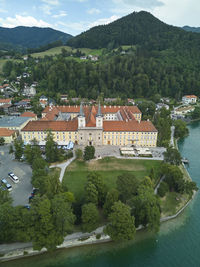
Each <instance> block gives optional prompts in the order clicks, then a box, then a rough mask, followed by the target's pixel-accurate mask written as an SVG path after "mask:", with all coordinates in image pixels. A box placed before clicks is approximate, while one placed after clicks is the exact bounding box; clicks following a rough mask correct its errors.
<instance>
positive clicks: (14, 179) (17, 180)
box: [8, 172, 19, 183]
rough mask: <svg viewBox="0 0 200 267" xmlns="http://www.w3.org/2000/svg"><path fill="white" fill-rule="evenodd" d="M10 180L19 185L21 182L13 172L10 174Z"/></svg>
mask: <svg viewBox="0 0 200 267" xmlns="http://www.w3.org/2000/svg"><path fill="white" fill-rule="evenodd" d="M8 175H9V177H10V179H11V180H12V181H13V182H14V183H18V182H19V178H18V177H17V176H16V175H15V174H14V173H13V172H9V173H8Z"/></svg>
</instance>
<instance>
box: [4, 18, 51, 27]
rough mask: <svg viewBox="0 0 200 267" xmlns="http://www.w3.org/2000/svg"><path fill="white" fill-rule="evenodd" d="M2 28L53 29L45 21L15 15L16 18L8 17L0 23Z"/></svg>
mask: <svg viewBox="0 0 200 267" xmlns="http://www.w3.org/2000/svg"><path fill="white" fill-rule="evenodd" d="M0 22H1V26H3V27H7V28H13V27H16V26H30V27H31V26H37V27H51V25H50V24H49V23H47V22H45V21H43V20H41V19H40V20H37V19H35V18H34V17H31V16H21V15H15V17H14V18H11V17H7V18H5V19H3V20H1V21H0Z"/></svg>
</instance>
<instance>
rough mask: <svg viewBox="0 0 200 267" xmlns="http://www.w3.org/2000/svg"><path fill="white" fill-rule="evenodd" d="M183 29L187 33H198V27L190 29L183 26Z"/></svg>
mask: <svg viewBox="0 0 200 267" xmlns="http://www.w3.org/2000/svg"><path fill="white" fill-rule="evenodd" d="M183 29H184V30H185V31H187V32H197V33H200V27H190V26H184V27H183Z"/></svg>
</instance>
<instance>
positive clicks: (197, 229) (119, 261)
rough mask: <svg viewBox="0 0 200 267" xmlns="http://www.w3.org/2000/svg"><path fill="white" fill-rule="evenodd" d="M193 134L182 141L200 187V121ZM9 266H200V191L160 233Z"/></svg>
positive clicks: (190, 128)
mask: <svg viewBox="0 0 200 267" xmlns="http://www.w3.org/2000/svg"><path fill="white" fill-rule="evenodd" d="M189 130H190V135H189V136H188V137H186V138H185V139H184V140H180V141H179V149H180V152H181V154H182V156H183V157H186V158H188V159H189V161H190V164H189V167H188V172H189V173H190V175H191V177H192V179H193V180H194V181H195V182H197V184H198V186H199V187H200V122H195V123H193V124H191V125H189ZM2 266H7V267H11V266H12V267H17V266H20V267H25V266H27V267H32V266H40V267H43V266H48V267H67V266H70V267H75V266H81V267H82V266H83V267H90V266H92V267H93V266H94V267H100V266H103V267H108V266H109V267H118V266H119V267H124V266H126V267H128V266H136V267H143V266H148V267H149V266H150V267H165V266H166V267H168V266H170V267H188V266H192V267H193V266H194V267H196V266H200V195H199V193H197V194H196V196H195V199H194V200H193V201H192V203H191V204H190V205H189V207H188V208H186V210H185V211H184V212H183V213H182V214H181V215H180V216H179V217H178V218H177V219H174V220H171V221H169V222H166V223H163V224H162V225H161V228H160V232H159V233H158V234H156V235H154V234H151V233H146V232H145V231H142V232H140V233H138V234H137V235H136V239H135V240H134V241H131V242H126V243H105V244H99V245H94V246H87V247H80V248H73V249H63V250H58V251H56V252H53V253H46V254H43V255H39V256H35V257H30V258H25V259H21V260H16V261H12V262H7V263H4V264H2Z"/></svg>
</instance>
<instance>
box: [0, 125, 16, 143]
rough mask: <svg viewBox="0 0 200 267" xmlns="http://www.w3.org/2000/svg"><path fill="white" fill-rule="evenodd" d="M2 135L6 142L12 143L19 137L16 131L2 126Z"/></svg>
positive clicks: (0, 135)
mask: <svg viewBox="0 0 200 267" xmlns="http://www.w3.org/2000/svg"><path fill="white" fill-rule="evenodd" d="M0 137H1V138H3V139H4V141H5V143H6V144H10V143H12V142H13V141H14V139H15V138H16V137H17V134H16V131H14V130H9V129H7V128H0Z"/></svg>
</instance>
